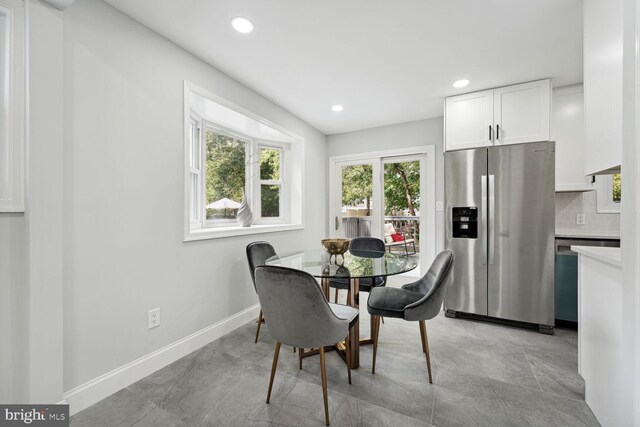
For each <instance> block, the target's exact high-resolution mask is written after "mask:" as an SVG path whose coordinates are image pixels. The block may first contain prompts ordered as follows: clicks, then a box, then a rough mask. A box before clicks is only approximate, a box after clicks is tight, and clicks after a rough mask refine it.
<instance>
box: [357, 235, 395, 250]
mask: <svg viewBox="0 0 640 427" xmlns="http://www.w3.org/2000/svg"><path fill="white" fill-rule="evenodd" d="M354 250H356V251H357V250H361V251H376V252H384V251H385V250H386V247H385V245H384V241H382V240H380V239H378V238H377V237H355V238H353V239H351V242H349V251H350V252H352V251H354Z"/></svg>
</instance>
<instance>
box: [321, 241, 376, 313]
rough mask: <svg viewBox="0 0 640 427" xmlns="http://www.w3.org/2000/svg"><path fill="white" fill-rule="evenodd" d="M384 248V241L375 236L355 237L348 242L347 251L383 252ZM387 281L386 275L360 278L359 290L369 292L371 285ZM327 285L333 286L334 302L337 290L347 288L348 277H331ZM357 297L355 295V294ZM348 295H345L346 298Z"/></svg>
mask: <svg viewBox="0 0 640 427" xmlns="http://www.w3.org/2000/svg"><path fill="white" fill-rule="evenodd" d="M385 250H386V248H385V245H384V242H383V241H382V240H380V239H378V238H377V237H355V238H353V239H351V242H349V252H351V253H353V254H354V255H358V251H365V252H363V253H362V254H366V253H367V252H368V251H375V252H384V251H385ZM386 283H387V278H386V277H373V278H363V279H360V290H361V291H362V292H371V288H372V287H377V286H384V285H385V284H386ZM329 286H330V287H332V288H335V290H336V291H335V296H334V302H336V303H337V302H338V291H339V290H340V289H345V290H347V291H348V290H349V279H331V280H330V281H329ZM356 297H357V296H356ZM348 299H349V296H348V295H347V300H348Z"/></svg>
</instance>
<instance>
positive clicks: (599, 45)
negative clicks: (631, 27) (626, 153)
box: [583, 0, 624, 175]
mask: <svg viewBox="0 0 640 427" xmlns="http://www.w3.org/2000/svg"><path fill="white" fill-rule="evenodd" d="M583 4H584V101H585V103H584V106H585V110H584V116H585V140H586V157H585V172H586V173H588V174H590V175H591V174H600V173H607V174H609V173H612V169H613V170H619V169H620V165H621V163H622V128H623V126H622V111H623V110H622V104H623V89H622V88H623V81H622V73H623V45H622V44H623V29H622V27H623V25H622V23H623V8H624V6H623V2H622V1H621V0H589V1H585V2H583Z"/></svg>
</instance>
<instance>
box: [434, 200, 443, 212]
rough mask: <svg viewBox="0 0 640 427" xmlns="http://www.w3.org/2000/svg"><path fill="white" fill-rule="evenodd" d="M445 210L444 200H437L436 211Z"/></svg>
mask: <svg viewBox="0 0 640 427" xmlns="http://www.w3.org/2000/svg"><path fill="white" fill-rule="evenodd" d="M443 210H444V203H442V202H436V211H438V212H439V211H443Z"/></svg>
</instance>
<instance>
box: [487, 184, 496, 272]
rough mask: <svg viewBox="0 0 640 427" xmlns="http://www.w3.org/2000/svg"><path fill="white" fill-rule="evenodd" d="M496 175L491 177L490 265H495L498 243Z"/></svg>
mask: <svg viewBox="0 0 640 427" xmlns="http://www.w3.org/2000/svg"><path fill="white" fill-rule="evenodd" d="M495 178H496V176H495V175H489V232H490V233H491V235H490V236H489V264H493V260H494V252H495V242H496V238H495V237H496V230H495V223H496V222H495V217H496V212H495V208H496V186H495Z"/></svg>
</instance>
